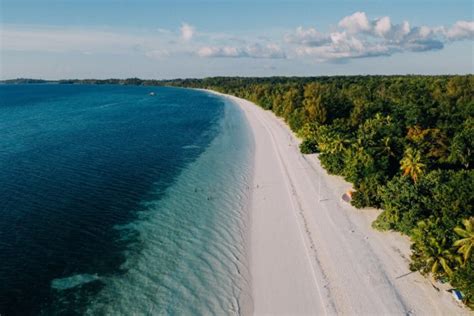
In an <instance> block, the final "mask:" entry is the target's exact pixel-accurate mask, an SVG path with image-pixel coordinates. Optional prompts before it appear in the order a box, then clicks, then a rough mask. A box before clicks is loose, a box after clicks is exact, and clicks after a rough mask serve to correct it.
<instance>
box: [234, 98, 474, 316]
mask: <svg viewBox="0 0 474 316" xmlns="http://www.w3.org/2000/svg"><path fill="white" fill-rule="evenodd" d="M226 97H228V98H230V99H231V100H232V101H234V102H235V103H236V104H238V105H239V106H240V107H241V108H242V110H243V111H244V112H245V115H246V117H247V119H248V122H249V125H250V127H251V129H252V132H253V135H254V138H255V147H256V149H255V150H256V152H255V165H254V178H253V179H254V180H253V191H252V196H251V201H250V250H249V252H250V259H249V262H250V274H251V286H252V298H253V312H254V314H255V315H322V314H346V315H388V314H390V315H407V314H419V315H460V314H470V315H471V313H470V312H469V311H468V310H467V309H466V308H463V307H461V306H460V305H458V304H457V303H456V302H455V301H454V299H453V298H452V297H451V294H450V293H449V292H447V291H446V289H447V288H446V286H443V285H441V284H439V283H432V282H431V281H430V280H429V279H426V278H424V277H423V276H421V275H420V274H419V273H411V272H410V270H409V268H408V263H409V254H410V249H409V246H410V243H409V240H408V238H406V237H405V236H402V235H400V234H398V233H393V232H386V233H382V232H378V231H376V230H374V229H372V228H371V222H372V221H373V219H375V217H376V216H377V215H378V212H379V211H377V210H357V209H355V208H353V207H352V206H351V205H349V204H347V203H346V202H344V201H342V199H341V196H342V194H343V193H344V192H345V191H347V189H348V188H350V184H349V183H347V182H345V181H344V180H343V179H341V178H340V177H335V176H330V175H328V174H327V173H326V172H325V170H323V169H322V168H321V166H320V164H319V161H318V160H317V157H315V155H302V154H301V153H300V152H299V149H298V144H299V141H298V140H297V139H296V137H295V136H294V135H293V134H292V133H291V131H290V130H289V128H288V127H287V126H286V124H284V123H283V122H282V121H281V120H280V119H278V118H277V117H276V116H275V115H274V114H273V113H271V112H269V111H264V110H263V109H261V108H260V107H258V106H256V105H254V104H253V103H251V102H248V101H246V100H243V99H239V98H236V97H233V96H226Z"/></svg>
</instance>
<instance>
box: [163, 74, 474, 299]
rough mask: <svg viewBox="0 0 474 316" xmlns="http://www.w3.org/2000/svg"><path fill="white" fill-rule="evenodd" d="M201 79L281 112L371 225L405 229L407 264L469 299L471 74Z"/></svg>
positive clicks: (472, 274) (472, 292) (473, 197)
mask: <svg viewBox="0 0 474 316" xmlns="http://www.w3.org/2000/svg"><path fill="white" fill-rule="evenodd" d="M166 84H167V85H177V86H186V87H195V88H208V89H213V90H217V91H220V92H223V93H228V94H233V95H236V96H238V97H242V98H245V99H248V100H250V101H253V102H255V103H256V104H258V105H259V106H261V107H263V108H264V109H268V110H271V111H273V112H274V113H275V114H276V115H278V116H280V117H283V118H284V119H285V120H286V122H287V123H288V124H289V126H290V127H291V129H292V130H293V131H295V132H296V133H297V135H298V136H299V137H301V138H302V139H303V142H302V144H301V146H300V149H301V151H302V152H303V153H316V152H317V153H319V159H320V161H321V163H322V165H323V166H324V167H325V168H326V170H328V172H329V173H332V174H336V175H340V176H343V177H344V178H345V179H346V180H348V181H349V182H351V183H353V184H354V189H355V192H354V194H353V200H352V203H353V205H354V206H356V207H358V208H362V207H377V208H381V209H383V211H382V213H381V214H380V216H379V217H378V218H377V220H376V221H375V222H374V223H373V226H374V227H375V228H377V229H381V230H396V231H400V232H402V233H404V234H407V235H409V236H410V237H411V239H412V241H413V244H412V250H413V251H412V263H411V265H410V268H411V269H412V270H414V271H416V270H418V271H420V272H421V273H423V274H429V275H431V276H432V277H434V278H436V279H442V280H449V281H450V282H451V283H452V285H453V286H455V287H457V288H459V289H460V290H461V291H462V292H463V293H464V295H465V302H466V303H467V304H468V305H470V306H471V307H472V306H473V304H474V254H473V253H474V251H473V250H472V249H473V247H474V246H473V244H474V235H473V234H474V232H473V230H474V210H473V205H474V194H473V192H474V172H473V170H472V167H471V166H472V161H473V159H474V157H473V155H472V152H471V151H472V148H473V145H474V119H473V114H474V91H473V84H474V76H472V75H467V76H367V77H363V76H354V77H321V78H280V77H277V78H208V79H202V80H198V79H196V80H193V79H187V80H175V81H168V82H166Z"/></svg>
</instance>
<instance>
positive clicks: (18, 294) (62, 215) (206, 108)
mask: <svg viewBox="0 0 474 316" xmlns="http://www.w3.org/2000/svg"><path fill="white" fill-rule="evenodd" d="M150 90H153V91H155V92H156V94H157V96H156V97H150V96H148V93H149V91H150ZM0 93H1V94H0V95H1V96H2V98H1V100H2V101H1V103H0V112H1V113H2V115H0V132H1V133H2V135H3V137H2V138H1V139H0V148H1V149H2V150H1V151H0V180H1V181H2V184H3V187H4V188H5V189H4V190H3V191H2V193H1V194H0V201H1V204H0V220H1V221H0V235H1V236H0V237H1V240H2V242H1V243H0V256H1V257H2V258H4V259H5V260H2V263H1V264H0V297H1V298H0V307H1V309H0V311H3V312H4V313H7V312H8V314H38V313H40V314H51V313H69V314H90V315H96V314H124V315H125V314H126V315H129V314H133V313H135V314H167V315H182V314H195V315H202V314H214V315H221V314H224V313H225V314H229V313H232V312H235V313H238V312H239V310H240V309H241V308H243V307H242V306H243V305H242V304H245V302H248V301H249V297H248V293H249V292H248V286H249V284H248V276H247V265H246V261H245V260H246V253H245V236H246V233H245V231H246V225H247V214H246V212H245V206H246V203H247V198H248V196H247V195H248V192H249V191H248V183H249V178H250V177H251V165H252V164H251V161H252V152H253V149H252V147H253V143H252V138H251V136H250V132H249V129H248V126H247V125H246V122H245V119H244V116H243V114H242V113H241V111H240V110H239V109H238V108H237V107H236V106H235V105H233V104H230V103H227V101H225V100H223V99H222V98H220V97H217V96H214V95H210V94H207V93H204V92H200V91H193V90H185V89H174V88H148V87H120V86H48V85H34V86H0ZM245 305H246V306H247V304H245Z"/></svg>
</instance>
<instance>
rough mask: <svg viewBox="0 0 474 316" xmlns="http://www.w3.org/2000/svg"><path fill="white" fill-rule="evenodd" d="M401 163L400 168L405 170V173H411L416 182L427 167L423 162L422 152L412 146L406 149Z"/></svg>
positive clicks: (405, 174)
mask: <svg viewBox="0 0 474 316" xmlns="http://www.w3.org/2000/svg"><path fill="white" fill-rule="evenodd" d="M400 165H401V166H400V169H401V170H403V175H404V176H407V175H409V176H410V177H411V178H412V179H413V181H414V182H416V181H417V180H418V178H419V177H420V176H421V174H422V173H423V171H424V169H425V167H426V165H425V164H424V163H422V162H421V154H420V152H419V151H418V150H416V149H413V148H411V147H409V148H408V149H407V150H406V151H405V155H404V157H403V159H402V160H401V161H400Z"/></svg>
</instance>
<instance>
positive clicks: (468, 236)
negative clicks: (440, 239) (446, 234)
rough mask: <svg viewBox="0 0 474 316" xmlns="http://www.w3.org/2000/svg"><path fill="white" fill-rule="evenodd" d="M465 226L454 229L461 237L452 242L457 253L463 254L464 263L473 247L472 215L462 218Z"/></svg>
mask: <svg viewBox="0 0 474 316" xmlns="http://www.w3.org/2000/svg"><path fill="white" fill-rule="evenodd" d="M462 223H463V224H464V227H465V228H461V227H456V228H454V231H455V232H456V234H458V235H459V236H461V237H462V238H461V239H459V240H456V241H455V242H454V246H455V247H457V248H458V253H460V254H462V255H463V260H464V264H466V262H467V260H468V259H469V256H470V255H471V252H472V248H474V217H471V218H468V219H465V220H463V222H462Z"/></svg>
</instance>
